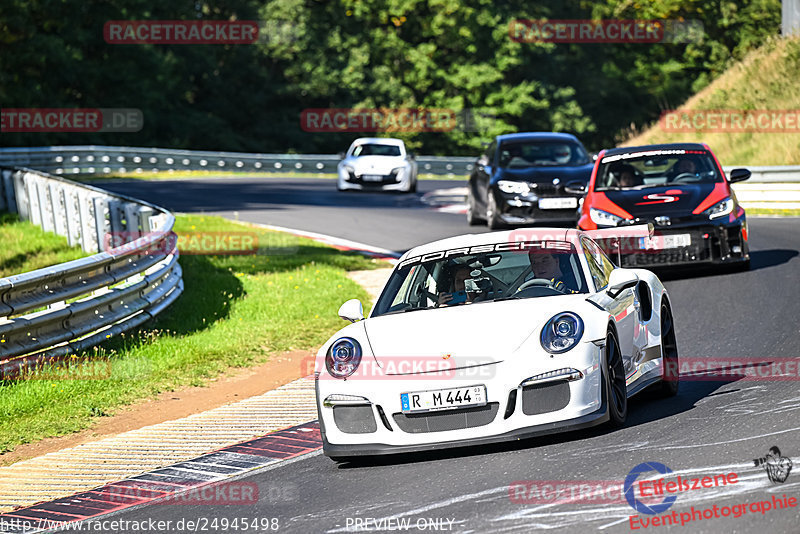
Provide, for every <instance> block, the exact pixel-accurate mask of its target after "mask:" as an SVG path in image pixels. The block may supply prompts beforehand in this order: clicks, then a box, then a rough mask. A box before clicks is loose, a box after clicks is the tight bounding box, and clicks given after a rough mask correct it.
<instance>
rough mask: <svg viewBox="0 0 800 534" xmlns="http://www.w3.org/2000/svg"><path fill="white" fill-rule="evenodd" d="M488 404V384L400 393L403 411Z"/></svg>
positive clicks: (424, 410) (426, 410)
mask: <svg viewBox="0 0 800 534" xmlns="http://www.w3.org/2000/svg"><path fill="white" fill-rule="evenodd" d="M484 404H486V386H484V385H479V386H467V387H463V388H449V389H433V390H429V391H413V392H410V393H401V394H400V405H401V407H402V410H403V413H413V412H428V411H431V410H446V409H448V408H464V407H466V406H483V405H484Z"/></svg>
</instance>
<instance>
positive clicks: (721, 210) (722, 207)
mask: <svg viewBox="0 0 800 534" xmlns="http://www.w3.org/2000/svg"><path fill="white" fill-rule="evenodd" d="M732 211H733V199H732V198H730V197H728V198H726V199H725V200H723V201H721V202H717V203H716V204H714V205H713V206H711V207H710V208H708V209H707V210H706V211H704V212H703V214H704V215H708V218H709V219H716V218H717V217H723V216H725V215H727V214H729V213H730V212H732Z"/></svg>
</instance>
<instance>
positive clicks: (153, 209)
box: [0, 167, 183, 378]
mask: <svg viewBox="0 0 800 534" xmlns="http://www.w3.org/2000/svg"><path fill="white" fill-rule="evenodd" d="M0 209H1V210H6V211H9V212H13V213H18V214H19V216H20V218H22V219H23V220H28V221H30V222H32V223H34V224H36V225H38V226H40V227H41V228H42V229H44V230H46V231H51V232H55V233H56V234H59V235H63V236H65V237H67V240H68V241H69V243H70V244H71V245H78V244H79V245H80V246H82V248H83V249H84V250H85V251H87V252H95V254H94V255H92V256H89V257H86V258H81V259H78V260H74V261H70V262H67V263H62V264H60V265H55V266H52V267H46V268H44V269H38V270H36V271H31V272H27V273H23V274H18V275H14V276H10V277H8V278H0V378H10V377H14V376H16V375H18V374H19V373H20V372H21V371H22V370H23V369H25V368H30V367H34V366H37V365H40V364H41V363H42V362H44V361H46V360H49V359H59V358H63V357H64V356H66V355H68V354H72V353H76V352H79V351H82V350H84V349H86V348H88V347H92V346H94V345H97V344H99V343H101V342H102V341H105V340H106V339H108V338H110V337H112V336H115V335H117V334H119V333H121V332H124V331H126V330H130V329H132V328H135V327H136V326H138V325H140V324H142V323H143V322H144V321H146V320H148V319H150V318H152V317H154V316H156V315H157V314H158V313H159V312H161V311H162V310H163V309H164V308H166V307H167V306H169V305H170V304H171V303H172V302H173V301H174V300H175V299H176V298H178V296H179V295H180V294H181V292H182V291H183V280H182V277H181V275H182V273H181V268H180V265H179V264H178V250H177V248H176V243H177V240H176V239H174V234H173V233H172V228H173V225H174V222H175V217H174V216H173V215H172V214H171V213H170V212H168V211H166V210H164V209H162V208H159V207H158V206H154V205H152V204H148V203H146V202H142V201H139V200H136V199H133V198H130V197H125V196H121V195H113V194H110V193H108V192H106V191H103V190H102V189H99V188H96V187H92V186H88V185H83V184H78V183H75V182H71V181H69V180H66V179H64V178H60V177H55V176H50V175H47V174H45V173H43V172H40V171H34V170H30V169H19V168H5V167H0Z"/></svg>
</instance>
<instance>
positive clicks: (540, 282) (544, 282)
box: [516, 278, 553, 293]
mask: <svg viewBox="0 0 800 534" xmlns="http://www.w3.org/2000/svg"><path fill="white" fill-rule="evenodd" d="M533 286H546V287H550V288H552V287H553V282H552V280H548V279H547V278H534V279H532V280H528V281H527V282H523V283H522V284H521V285H520V286H519V287H518V288H517V291H516V292H517V293H519V292H520V291H524V290H526V289H528V288H529V287H533Z"/></svg>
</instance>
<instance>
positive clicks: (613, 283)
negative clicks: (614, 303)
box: [606, 269, 639, 299]
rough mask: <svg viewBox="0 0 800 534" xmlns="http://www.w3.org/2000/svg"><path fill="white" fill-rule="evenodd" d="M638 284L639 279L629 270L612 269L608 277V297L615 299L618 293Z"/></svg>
mask: <svg viewBox="0 0 800 534" xmlns="http://www.w3.org/2000/svg"><path fill="white" fill-rule="evenodd" d="M638 283H639V277H638V276H636V273H634V272H631V271H630V270H629V269H614V270H613V271H611V276H609V277H608V290H607V291H606V293H608V296H609V297H611V298H612V299H615V298H617V296H619V294H620V293H622V292H623V291H625V290H626V289H628V288H630V287H634V286H635V285H636V284H638Z"/></svg>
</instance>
